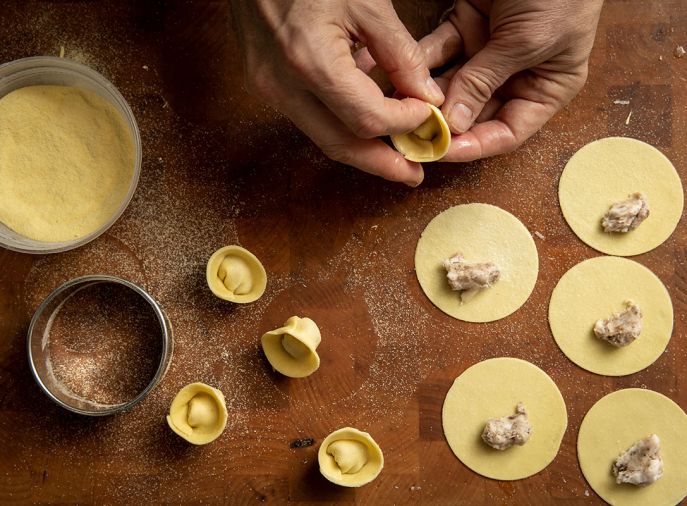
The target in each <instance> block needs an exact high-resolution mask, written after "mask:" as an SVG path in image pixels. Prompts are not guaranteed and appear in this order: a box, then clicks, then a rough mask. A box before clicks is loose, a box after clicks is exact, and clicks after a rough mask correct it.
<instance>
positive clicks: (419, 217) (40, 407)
mask: <svg viewBox="0 0 687 506" xmlns="http://www.w3.org/2000/svg"><path fill="white" fill-rule="evenodd" d="M445 3H447V2H443V3H440V2H432V1H429V0H425V1H419V0H418V1H412V0H407V1H404V2H398V7H399V11H400V12H401V14H402V17H403V18H404V19H405V20H407V22H408V23H409V24H410V26H411V29H412V31H413V33H414V34H416V35H421V34H423V33H425V32H427V31H428V30H429V29H430V28H431V27H432V26H433V24H434V23H435V22H436V19H437V17H438V13H439V11H440V10H441V8H442V7H443V6H444V4H445ZM440 4H441V5H440ZM229 16H230V13H229V9H228V6H227V4H226V2H222V1H214V2H212V1H205V2H197V3H196V4H195V5H193V4H189V3H183V2H162V1H158V2H155V1H152V0H151V1H146V2H133V1H129V2H124V1H118V0H112V1H85V0H84V1H73V2H62V1H30V2H24V1H23V0H21V1H20V0H14V1H5V2H3V5H2V8H1V9H0V61H3V62H4V61H9V60H13V59H16V58H20V57H24V56H29V55H37V54H53V55H57V54H58V53H59V51H60V46H64V48H65V54H66V56H67V57H70V58H74V59H76V60H79V61H83V62H85V63H87V64H89V65H91V66H93V67H94V68H96V69H97V70H99V71H101V72H102V73H103V74H104V75H105V76H106V77H108V78H109V79H111V80H112V82H113V83H115V84H116V85H117V87H118V88H119V89H120V90H121V92H122V93H123V95H124V96H125V97H126V98H127V100H128V101H129V102H130V104H131V106H132V108H133V110H134V112H135V114H136V117H137V119H138V121H139V125H140V127H141V131H142V138H143V151H144V157H143V176H142V178H141V182H140V186H139V189H138V191H137V193H136V195H135V197H134V200H133V202H132V203H131V205H130V207H129V208H128V210H127V211H126V213H125V214H124V215H123V217H122V218H121V219H120V220H119V222H118V223H117V224H116V225H115V226H114V227H113V228H112V229H111V230H110V231H109V232H108V233H107V234H105V235H104V236H102V237H100V238H99V239H98V240H96V241H94V242H93V243H91V244H89V245H87V246H85V247H83V248H80V249H78V250H75V251H72V252H69V253H65V254H60V255H51V256H45V257H34V256H28V255H21V254H15V253H11V252H8V251H4V250H3V251H0V279H1V285H0V286H1V287H0V385H1V388H0V502H48V503H90V502H97V503H101V502H111V503H128V504H141V503H148V502H171V503H177V502H184V503H188V502H208V503H228V504H252V503H255V502H273V503H277V504H283V503H284V502H286V501H287V500H288V501H289V502H290V503H293V504H308V503H313V504H314V503H317V504H323V503H335V504H349V503H353V502H359V503H361V504H466V505H467V504H470V505H472V504H514V503H519V504H525V503H527V504H552V503H554V502H556V503H557V502H565V503H567V504H596V503H600V502H601V501H600V500H599V499H598V497H597V496H596V495H595V494H594V492H593V491H591V489H590V488H589V487H588V486H587V484H586V483H585V481H584V479H583V477H582V475H581V473H580V470H579V467H578V465H577V459H576V455H575V441H576V436H577V431H578V428H579V425H580V421H581V419H582V417H583V416H584V414H585V412H586V411H587V410H588V409H589V407H590V406H591V405H592V404H593V403H594V402H595V401H596V400H598V399H599V398H601V397H602V396H603V395H605V394H607V393H609V392H611V391H613V390H615V389H618V388H624V387H637V386H641V387H647V388H652V389H655V390H657V391H659V392H662V393H664V394H666V395H668V396H669V397H671V398H672V399H674V400H675V401H677V402H678V403H680V404H681V405H682V406H683V407H687V375H685V374H684V371H685V368H686V367H687V352H686V351H685V350H686V349H687V337H686V336H685V315H686V314H687V267H686V265H687V264H686V262H687V224H685V222H684V221H683V222H681V223H680V225H679V226H678V228H677V231H676V232H675V233H674V234H673V236H672V237H671V238H670V239H669V240H668V241H667V242H666V243H664V244H663V245H662V246H660V247H659V248H657V249H656V250H654V251H652V252H650V253H647V254H645V255H641V256H639V257H636V259H637V260H638V261H640V262H641V263H643V264H644V265H646V266H648V267H650V268H651V269H652V270H653V271H654V272H655V273H656V274H657V275H658V276H659V277H660V278H661V279H662V280H663V282H664V283H665V284H666V286H667V287H668V289H669V291H670V294H671V296H672V299H673V304H674V306H675V310H676V311H675V330H674V333H673V338H672V340H671V342H670V344H669V346H668V348H667V351H666V353H664V354H663V356H662V357H661V358H660V359H659V360H658V361H657V362H656V363H655V364H653V365H652V366H651V367H649V368H647V369H646V370H644V371H642V372H640V373H637V374H634V375H631V376H629V377H626V378H618V379H614V378H605V377H601V376H596V375H594V374H591V373H588V372H585V371H583V370H581V369H579V368H578V367H576V366H575V365H573V364H572V363H571V362H570V361H568V360H567V359H566V358H565V356H564V355H563V354H562V353H561V352H560V351H559V350H558V348H557V347H556V345H555V343H554V341H553V338H552V336H551V333H550V331H549V328H548V324H547V307H548V300H549V296H550V294H551V291H552V289H553V287H554V286H555V284H556V282H557V280H558V279H559V278H560V276H561V275H562V274H563V273H564V272H565V271H566V270H567V269H568V268H570V267H572V266H573V265H575V264H576V263H577V262H579V261H581V260H583V259H586V258H589V257H592V256H596V255H597V253H596V252H594V251H593V250H591V249H590V248H589V247H587V246H585V245H584V244H582V243H581V242H580V241H579V240H578V239H577V238H576V237H575V236H574V234H573V233H572V232H571V230H570V229H569V228H568V227H567V225H566V224H565V222H564V221H563V218H562V216H561V213H560V210H559V208H558V203H557V197H556V188H557V182H558V177H559V175H560V173H561V171H562V169H563V167H564V164H565V162H566V161H567V160H568V158H569V157H570V156H571V155H572V153H574V152H575V151H576V150H577V149H578V148H580V147H581V146H583V145H584V144H585V143H587V142H589V141H592V140H594V139H597V138H600V137H604V136H607V135H628V136H633V137H636V138H639V139H642V140H645V141H647V142H649V143H651V144H653V145H655V146H657V147H658V148H660V149H661V150H662V151H663V152H664V153H665V154H666V155H668V157H669V158H670V159H671V160H672V161H673V162H674V164H675V165H676V167H677V168H678V171H679V172H680V174H681V175H682V177H683V180H685V176H686V175H687V58H683V59H681V60H678V59H675V58H674V57H673V55H672V52H673V49H674V47H675V46H676V45H677V44H678V43H679V44H683V45H687V9H686V8H685V2H684V0H673V1H668V0H664V1H652V2H647V1H644V0H608V1H607V2H606V5H605V7H604V11H603V16H602V20H601V25H600V28H599V32H598V36H597V40H596V45H595V48H594V52H593V55H592V59H591V68H590V80H589V82H588V84H587V86H586V88H585V90H584V91H583V92H582V93H581V94H580V96H579V97H578V98H577V99H576V100H575V101H574V102H573V103H572V104H571V105H570V106H569V107H568V108H567V109H566V110H564V111H563V112H561V113H560V114H559V115H558V116H557V117H556V118H555V119H554V120H553V121H551V122H550V123H549V125H548V126H547V127H546V128H545V129H544V131H543V132H541V133H540V134H538V135H537V136H535V137H534V138H533V139H531V140H530V141H529V142H527V144H526V145H525V146H524V147H523V148H522V149H520V150H519V151H518V152H516V153H514V154H511V155H507V156H502V157H498V158H495V159H490V160H486V161H483V162H479V163H473V164H468V165H456V166H452V165H434V166H429V167H427V170H426V172H427V178H426V180H425V183H424V184H423V185H422V187H420V188H418V189H416V190H411V189H406V188H404V187H401V186H397V185H394V184H391V183H386V182H384V181H381V180H378V179H374V178H372V177H368V176H367V175H364V174H362V173H359V172H357V171H354V170H352V169H350V168H346V167H343V166H339V165H337V164H335V163H332V162H329V161H328V160H326V159H324V158H323V157H322V156H321V155H320V154H319V153H318V152H317V150H316V149H314V148H313V147H312V146H311V145H310V143H309V142H308V141H307V139H305V138H304V137H303V136H302V135H301V134H300V133H298V132H297V131H296V130H295V129H294V128H292V127H291V126H290V124H289V123H288V121H286V120H285V119H283V118H281V117H280V116H279V115H277V114H275V113H273V112H271V111H270V110H268V109H266V108H264V107H263V106H261V105H260V104H259V103H258V102H257V101H256V100H255V99H254V98H252V97H251V96H250V94H247V93H246V92H244V91H243V89H242V87H241V83H242V77H241V71H240V56H239V53H238V51H237V46H236V41H235V39H234V37H233V35H232V32H233V30H232V28H231V25H230V17H229ZM659 57H662V59H661V58H659ZM616 99H618V100H630V105H617V104H614V103H613V101H614V100H616ZM630 111H632V116H631V121H630V122H629V124H626V118H627V116H628V114H629V112H630ZM465 202H487V203H491V204H495V205H498V206H501V207H503V208H504V209H506V210H508V211H510V212H512V213H513V214H515V215H516V216H517V217H519V218H520V219H521V220H522V222H523V223H524V224H525V225H526V226H527V227H528V228H529V230H530V231H532V232H534V231H538V232H540V233H541V234H543V235H544V237H545V238H544V239H539V238H536V239H535V240H536V243H537V247H538V250H539V258H540V265H541V271H540V276H539V280H538V282H537V285H536V287H535V290H534V293H533V294H532V296H531V298H530V299H529V300H528V302H527V303H526V304H525V305H524V306H523V307H522V308H521V309H520V310H519V311H517V312H516V313H515V314H513V315H512V316H510V317H508V318H506V319H504V320H501V321H498V322H494V323H491V324H468V323H463V322H459V321H455V320H452V319H451V318H449V317H447V316H446V315H444V314H443V313H441V312H440V311H438V310H437V309H436V308H434V307H433V306H432V305H431V303H429V301H428V300H427V299H426V298H425V297H424V295H423V294H422V293H421V291H420V288H419V285H418V283H417V281H416V279H415V275H414V272H413V252H414V248H415V244H416V241H417V239H418V236H419V234H420V232H421V231H422V229H423V228H424V226H425V225H426V224H427V223H428V221H429V220H430V219H431V218H432V217H433V216H435V215H436V214H437V213H439V212H440V211H442V210H444V209H446V208H447V207H449V206H452V205H455V204H459V203H465ZM232 243H239V244H241V245H243V246H245V247H247V248H248V249H250V250H251V251H253V252H254V253H255V254H256V255H257V256H258V257H259V258H260V259H261V260H262V261H263V262H264V264H265V267H266V268H267V272H268V276H269V282H268V287H267V292H266V294H265V296H264V297H263V298H262V299H261V300H260V301H258V302H257V303H254V304H251V305H248V306H243V307H237V306H232V305H230V304H227V303H224V302H222V301H220V300H218V299H216V298H214V297H213V296H212V294H211V293H210V291H209V290H208V289H207V287H206V285H205V280H204V274H203V273H204V265H205V262H206V261H207V259H208V257H209V256H210V254H211V253H212V252H213V251H214V250H215V249H217V248H219V247H220V246H223V245H225V244H232ZM96 272H101V273H108V274H114V275H119V276H123V277H126V278H128V279H131V280H133V281H135V282H139V283H142V284H143V285H144V286H145V287H146V288H147V289H148V290H149V291H150V292H151V293H152V295H153V296H154V297H155V298H157V300H158V301H160V303H161V304H162V305H163V307H164V308H165V310H166V312H167V314H168V316H169V318H170V319H171V321H172V323H173V326H174V331H175V344H176V349H175V355H174V358H173V362H172V366H171V368H170V370H169V372H168V374H167V376H166V377H165V379H164V381H163V382H162V383H161V384H160V385H159V387H158V388H156V389H155V390H154V391H153V393H152V394H151V395H150V396H149V397H148V398H147V399H146V400H145V401H144V402H142V403H141V404H140V405H139V406H137V407H136V408H135V409H134V410H133V411H131V412H130V413H127V414H124V415H120V416H116V417H111V418H107V419H88V418H82V417H78V416H75V415H71V414H69V413H66V412H64V411H63V410H61V409H59V408H58V407H56V406H54V405H53V404H52V403H51V402H50V401H49V400H48V398H47V397H46V396H45V395H43V394H42V393H41V392H40V390H39V389H38V387H37V386H36V384H35V383H34V381H33V379H32V378H31V376H30V372H29V369H28V366H27V361H26V353H25V333H26V329H27V326H28V322H29V319H30V317H31V315H32V313H33V311H34V310H35V308H36V306H37V305H38V303H39V302H40V300H41V299H42V298H43V297H44V296H45V295H46V294H47V293H48V292H50V291H51V290H52V289H53V288H54V287H56V286H57V285H58V284H60V283H62V282H63V281H66V280H67V279H69V278H72V277H74V276H77V275H80V274H85V273H96ZM293 314H299V315H301V316H309V317H311V318H313V319H314V320H315V321H316V322H317V323H318V324H319V325H320V327H321V329H322V334H323V341H322V345H321V346H320V348H319V351H320V355H321V358H322V366H321V369H320V370H319V371H318V372H317V373H316V374H314V375H313V376H311V377H310V378H307V379H303V380H299V381H295V380H293V381H292V380H287V379H284V378H280V377H278V376H277V375H275V374H273V373H272V372H271V371H270V370H269V368H268V366H267V365H266V363H265V360H264V358H263V356H262V354H261V352H260V349H259V345H258V343H259V336H260V335H261V334H262V333H263V332H265V331H267V330H269V329H272V328H276V327H278V326H280V325H281V324H282V323H283V322H284V321H285V320H286V319H287V318H288V317H289V316H292V315H293ZM494 356H514V357H521V358H524V359H527V360H530V361H531V362H533V363H535V364H537V365H538V366H540V367H542V368H543V369H544V370H546V371H547V372H548V373H549V374H550V375H551V376H552V378H553V379H554V380H555V381H556V383H557V384H558V386H559V387H560V389H561V391H562V393H563V395H564V397H565V400H566V403H567V406H568V414H569V427H568V431H567V433H566V435H565V438H564V441H563V445H562V447H561V451H560V453H559V455H558V457H557V458H556V460H555V461H554V462H553V463H552V464H551V465H550V466H549V467H548V468H546V469H545V470H544V471H542V472H541V473H539V474H538V475H536V476H534V477H532V478H530V479H526V480H521V481H518V482H514V483H507V482H498V481H492V480H488V479H484V478H481V477H479V476H477V475H476V474H474V473H473V472H471V471H470V470H469V469H467V468H466V467H465V466H463V465H462V464H461V463H460V462H459V461H458V460H457V459H456V458H455V457H454V455H453V454H452V453H451V451H450V450H449V448H448V446H447V444H446V442H445V440H444V438H443V435H442V430H441V405H442V401H443V397H444V395H445V393H446V391H447V389H448V388H449V386H450V384H451V382H452V380H453V379H454V378H455V377H456V376H457V375H459V374H460V373H461V372H462V371H463V370H465V369H466V368H467V367H468V366H470V365H472V364H474V363H476V362H478V361H480V360H483V359H486V358H489V357H494ZM192 381H205V382H207V383H210V384H212V385H214V386H216V387H218V388H220V389H221V390H222V391H223V392H224V394H225V396H226V397H227V404H228V406H229V411H230V414H229V422H228V426H227V431H226V433H225V434H224V435H223V436H222V437H221V438H220V439H219V440H217V441H216V442H214V443H212V444H210V445H208V446H206V447H190V446H188V445H185V444H183V442H182V441H180V440H179V438H177V437H176V436H175V435H174V434H172V432H171V431H170V430H169V429H168V428H167V427H166V425H165V422H164V415H165V414H166V411H167V409H168V406H169V403H170V402H171V400H172V398H173V396H174V395H175V393H176V392H177V391H178V389H179V388H181V387H182V386H183V385H185V384H186V383H189V382H192ZM345 425H352V426H355V427H357V428H360V429H363V430H367V431H369V432H370V433H371V434H372V435H373V436H374V438H375V439H376V440H377V441H378V442H379V444H380V445H381V447H382V448H383V450H384V454H385V459H386V466H385V468H384V471H383V473H382V474H381V475H380V477H379V478H378V479H377V480H376V481H375V482H373V483H372V484H370V485H368V486H366V487H364V488H361V489H358V490H348V489H343V488H337V487H335V486H333V485H330V484H329V483H328V482H326V481H325V480H324V479H323V478H322V477H321V476H320V475H319V472H318V469H317V462H316V452H317V446H318V443H319V441H321V439H322V438H323V437H324V436H326V435H327V434H328V433H329V432H330V431H332V430H334V429H337V428H339V427H342V426H345ZM303 437H312V438H314V439H315V440H316V444H315V445H314V446H312V447H308V448H300V449H291V448H290V447H289V443H290V442H291V441H292V440H294V439H296V438H303Z"/></svg>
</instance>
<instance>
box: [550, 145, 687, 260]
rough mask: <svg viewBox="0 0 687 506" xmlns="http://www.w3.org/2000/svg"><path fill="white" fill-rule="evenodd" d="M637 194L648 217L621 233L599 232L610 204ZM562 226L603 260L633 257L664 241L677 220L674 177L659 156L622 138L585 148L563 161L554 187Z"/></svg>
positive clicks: (679, 200)
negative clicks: (646, 204) (564, 223)
mask: <svg viewBox="0 0 687 506" xmlns="http://www.w3.org/2000/svg"><path fill="white" fill-rule="evenodd" d="M635 192H642V193H644V194H645V195H646V197H647V200H648V202H649V210H650V214H649V217H648V218H647V219H646V220H645V221H644V222H643V223H642V224H641V225H640V226H639V227H638V228H637V229H636V230H632V231H630V232H627V233H608V232H604V231H603V228H602V226H601V218H602V217H603V216H604V214H605V213H606V211H608V209H609V208H610V207H611V205H613V204H615V203H616V202H619V201H622V200H625V199H627V198H628V196H629V195H630V194H632V193H635ZM558 198H559V200H560V204H561V210H562V211H563V216H564V217H565V219H566V221H567V222H568V225H570V228H572V230H573V232H575V234H577V236H578V237H579V238H580V239H581V240H582V241H584V242H585V243H587V244H588V245H589V246H591V247H592V248H594V249H596V250H598V251H601V252H602V253H607V254H609V255H620V256H630V255H639V254H640V253H645V252H647V251H649V250H652V249H654V248H655V247H656V246H658V245H660V244H661V243H662V242H663V241H665V240H666V239H668V237H670V234H672V233H673V230H675V227H676V226H677V224H678V222H679V221H680V217H681V216H682V206H683V194H682V183H681V182H680V176H678V174H677V172H676V171H675V167H673V164H672V163H670V160H668V159H667V158H666V157H665V156H664V155H663V153H661V152H660V151H659V150H657V149H656V148H654V147H652V146H650V145H649V144H646V143H644V142H641V141H638V140H636V139H629V138H626V137H608V138H606V139H600V140H598V141H594V142H592V143H590V144H587V145H586V146H584V147H583V148H582V149H580V150H579V151H578V152H577V153H575V154H574V155H573V157H572V158H571V159H570V161H568V164H567V165H566V166H565V170H564V171H563V174H561V180H560V183H559V185H558Z"/></svg>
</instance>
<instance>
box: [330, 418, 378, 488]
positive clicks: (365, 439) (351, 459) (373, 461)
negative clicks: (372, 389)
mask: <svg viewBox="0 0 687 506" xmlns="http://www.w3.org/2000/svg"><path fill="white" fill-rule="evenodd" d="M317 460H318V462H319V464H320V472H321V473H322V476H324V477H325V478H327V479H328V480H329V481H331V482H332V483H335V484H337V485H341V486H342V487H360V486H362V485H365V484H366V483H370V482H371V481H372V480H374V479H375V478H376V477H377V476H378V475H379V473H380V472H381V471H382V468H383V467H384V455H383V454H382V449H381V448H380V447H379V445H378V444H377V443H376V442H375V440H374V439H372V436H370V435H369V434H368V433H367V432H362V431H359V430H358V429H354V428H352V427H344V428H343V429H339V430H335V431H334V432H332V433H331V434H329V435H328V436H327V437H326V438H325V439H324V441H322V444H321V445H320V449H319V450H318V452H317Z"/></svg>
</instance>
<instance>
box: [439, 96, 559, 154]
mask: <svg viewBox="0 0 687 506" xmlns="http://www.w3.org/2000/svg"><path fill="white" fill-rule="evenodd" d="M556 111H557V108H556V107H555V106H553V105H552V104H546V103H538V102H531V101H528V100H522V99H513V100H510V101H508V102H506V103H505V104H504V105H503V106H502V107H501V109H499V111H498V112H497V113H496V115H495V117H494V119H492V120H489V121H486V122H484V123H477V124H476V125H474V126H473V127H472V128H471V129H470V130H469V131H467V132H465V133H464V134H462V135H458V136H454V137H453V139H452V140H451V147H450V148H449V151H448V153H447V154H446V156H445V157H444V158H443V159H442V161H447V162H470V161H472V160H477V159H480V158H486V157H489V156H494V155H499V154H502V153H508V152H510V151H513V150H515V149H516V148H518V147H519V146H520V145H521V144H522V143H523V142H524V141H525V140H527V139H528V138H529V137H531V136H532V135H534V133H535V132H537V131H538V130H539V129H540V128H541V127H542V126H544V124H545V123H546V122H547V121H548V120H549V119H551V117H552V116H553V115H554V114H555V113H556Z"/></svg>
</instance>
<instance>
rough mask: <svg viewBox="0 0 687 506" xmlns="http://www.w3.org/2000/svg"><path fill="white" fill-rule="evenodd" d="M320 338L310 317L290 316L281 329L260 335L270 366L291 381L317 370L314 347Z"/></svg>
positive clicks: (318, 330) (318, 360)
mask: <svg viewBox="0 0 687 506" xmlns="http://www.w3.org/2000/svg"><path fill="white" fill-rule="evenodd" d="M321 340H322V336H321V334H320V329H319V328H318V327H317V324H316V323H315V322H314V321H312V320H311V319H310V318H300V317H298V316H292V317H291V318H289V319H288V320H286V322H285V323H284V326H283V327H280V328H278V329H275V330H271V331H269V332H267V333H265V334H264V335H263V336H262V349H263V351H264V352H265V356H266V357H267V360H269V362H270V364H271V365H272V367H273V368H274V369H275V370H276V371H279V372H280V373H282V374H283V375H284V376H289V377H291V378H303V377H305V376H309V375H310V374H312V373H314V372H315V371H316V370H317V369H318V368H319V367H320V357H319V355H318V354H317V351H316V350H317V347H318V346H319V345H320V341H321Z"/></svg>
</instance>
